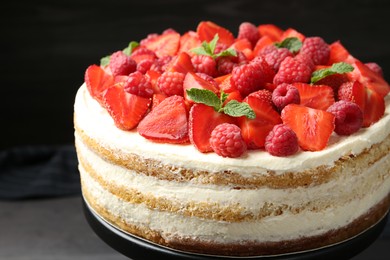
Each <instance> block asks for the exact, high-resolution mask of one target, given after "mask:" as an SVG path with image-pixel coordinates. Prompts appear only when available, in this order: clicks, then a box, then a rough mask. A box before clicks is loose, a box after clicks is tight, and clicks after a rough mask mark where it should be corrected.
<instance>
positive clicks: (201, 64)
mask: <svg viewBox="0 0 390 260" xmlns="http://www.w3.org/2000/svg"><path fill="white" fill-rule="evenodd" d="M191 61H192V64H193V65H194V68H195V72H200V73H204V74H207V75H210V76H212V77H214V76H215V75H216V74H217V63H216V62H215V60H214V59H213V58H212V57H211V56H207V55H195V56H194V57H192V58H191Z"/></svg>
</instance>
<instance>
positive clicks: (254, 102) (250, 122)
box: [238, 95, 282, 149]
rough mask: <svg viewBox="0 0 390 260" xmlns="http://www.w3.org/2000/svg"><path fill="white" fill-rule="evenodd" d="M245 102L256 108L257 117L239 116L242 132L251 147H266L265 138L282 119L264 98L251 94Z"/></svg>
mask: <svg viewBox="0 0 390 260" xmlns="http://www.w3.org/2000/svg"><path fill="white" fill-rule="evenodd" d="M244 102H246V103H248V104H249V106H250V107H251V108H252V109H253V110H254V112H255V114H256V118H255V119H248V118H247V117H239V118H238V124H239V126H240V128H241V134H242V137H243V138H244V140H245V142H246V144H247V146H248V148H249V149H258V148H262V147H264V144H265V138H266V137H267V135H268V133H269V132H270V131H271V130H272V128H273V127H274V126H275V125H277V124H280V123H281V122H282V121H281V119H280V115H279V113H278V112H276V111H275V110H274V109H273V107H272V105H270V104H269V102H267V101H265V100H262V99H260V98H258V97H256V96H255V95H249V96H247V97H246V98H245V99H244Z"/></svg>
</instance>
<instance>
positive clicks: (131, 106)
mask: <svg viewBox="0 0 390 260" xmlns="http://www.w3.org/2000/svg"><path fill="white" fill-rule="evenodd" d="M102 99H103V102H104V106H105V107H106V108H107V111H108V113H109V114H110V115H111V117H112V119H113V120H114V123H115V125H116V126H117V127H118V128H119V129H122V130H130V129H133V128H134V127H136V126H137V125H138V123H139V121H140V120H141V119H142V118H143V117H144V115H145V114H146V112H147V111H148V109H149V105H150V102H151V101H150V98H144V97H140V96H137V95H134V94H130V93H127V92H126V91H124V89H123V86H122V85H114V86H112V87H110V88H108V89H107V90H106V91H105V92H104V93H103V96H102Z"/></svg>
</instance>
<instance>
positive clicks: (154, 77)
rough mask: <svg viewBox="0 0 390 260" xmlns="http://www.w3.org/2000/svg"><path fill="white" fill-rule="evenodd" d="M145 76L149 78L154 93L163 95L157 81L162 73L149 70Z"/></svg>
mask: <svg viewBox="0 0 390 260" xmlns="http://www.w3.org/2000/svg"><path fill="white" fill-rule="evenodd" d="M145 75H146V76H147V77H148V78H149V81H150V84H152V88H153V93H156V94H160V93H162V92H161V89H160V88H159V87H158V85H157V80H158V78H159V77H160V76H161V73H160V72H158V71H155V70H148V71H147V72H146V74H145Z"/></svg>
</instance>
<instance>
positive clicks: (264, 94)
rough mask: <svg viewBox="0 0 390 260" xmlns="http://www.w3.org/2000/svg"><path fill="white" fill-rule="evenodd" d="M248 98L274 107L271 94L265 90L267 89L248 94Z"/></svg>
mask: <svg viewBox="0 0 390 260" xmlns="http://www.w3.org/2000/svg"><path fill="white" fill-rule="evenodd" d="M248 97H255V98H258V99H260V100H263V101H265V102H267V103H268V104H270V105H271V106H273V105H274V104H273V103H272V92H271V91H269V90H267V89H261V90H258V91H255V92H252V93H251V94H249V96H248Z"/></svg>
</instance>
